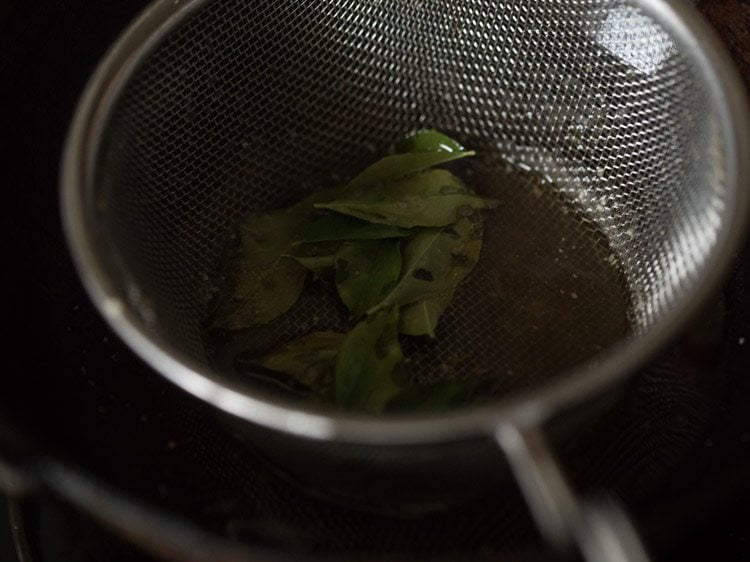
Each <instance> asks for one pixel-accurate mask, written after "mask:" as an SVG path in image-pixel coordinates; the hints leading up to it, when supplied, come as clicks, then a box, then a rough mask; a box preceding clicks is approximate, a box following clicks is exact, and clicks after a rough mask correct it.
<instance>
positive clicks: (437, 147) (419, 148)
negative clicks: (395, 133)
mask: <svg viewBox="0 0 750 562" xmlns="http://www.w3.org/2000/svg"><path fill="white" fill-rule="evenodd" d="M463 150H464V147H463V146H461V145H460V144H459V143H458V142H457V141H455V140H454V139H452V138H450V137H449V136H448V135H445V134H443V133H441V132H440V131H436V130H435V129H423V130H421V131H416V132H414V133H411V134H410V135H407V136H406V137H405V138H404V139H403V140H401V141H399V142H398V143H397V144H396V152H398V153H404V152H461V151H463Z"/></svg>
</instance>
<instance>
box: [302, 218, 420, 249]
mask: <svg viewBox="0 0 750 562" xmlns="http://www.w3.org/2000/svg"><path fill="white" fill-rule="evenodd" d="M410 234H412V232H411V231H410V230H408V229H406V228H401V227H398V226H391V225H388V224H377V223H371V222H367V221H364V220H361V219H358V218H355V217H350V216H345V215H341V214H338V213H325V214H323V215H322V216H318V217H316V216H314V215H313V216H312V217H311V218H310V220H308V221H307V222H305V223H303V224H302V225H301V226H300V227H299V229H298V230H297V234H296V237H295V241H296V243H297V244H309V243H312V242H329V241H336V240H380V239H383V238H401V237H404V236H409V235H410Z"/></svg>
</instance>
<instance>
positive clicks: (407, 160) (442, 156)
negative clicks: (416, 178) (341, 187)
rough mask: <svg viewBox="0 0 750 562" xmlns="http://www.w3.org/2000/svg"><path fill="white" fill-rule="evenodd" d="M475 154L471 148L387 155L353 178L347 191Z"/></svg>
mask: <svg viewBox="0 0 750 562" xmlns="http://www.w3.org/2000/svg"><path fill="white" fill-rule="evenodd" d="M474 154H476V153H475V152H474V151H473V150H469V151H465V152H416V153H408V154H393V155H391V156H386V157H385V158H381V159H380V160H378V161H377V162H375V163H374V164H373V165H371V166H370V167H369V168H366V169H365V170H364V171H363V172H362V173H360V174H359V175H358V176H356V177H355V178H354V179H353V180H351V181H350V182H349V183H348V184H347V187H346V189H345V191H348V190H349V189H351V188H353V187H363V186H370V185H375V184H378V183H381V182H385V181H386V180H395V179H399V178H401V177H403V176H406V175H409V174H414V173H416V172H421V171H422V170H426V169H427V168H432V167H433V166H437V165H439V164H445V163H446V162H450V161H452V160H459V159H461V158H466V157H467V156H474Z"/></svg>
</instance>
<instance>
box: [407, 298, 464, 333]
mask: <svg viewBox="0 0 750 562" xmlns="http://www.w3.org/2000/svg"><path fill="white" fill-rule="evenodd" d="M452 300H453V291H452V290H448V291H445V292H442V293H438V294H436V295H433V296H431V297H427V298H424V299H422V300H418V301H417V302H413V303H411V304H407V305H406V306H404V307H402V308H401V322H400V326H399V331H400V332H401V333H402V334H405V335H407V336H430V337H431V338H434V337H435V328H437V325H438V320H439V319H440V315H441V314H442V313H443V311H444V310H445V309H446V308H448V305H449V304H450V303H451V301H452Z"/></svg>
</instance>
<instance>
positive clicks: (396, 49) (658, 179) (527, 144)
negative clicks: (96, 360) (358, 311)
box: [97, 0, 725, 390]
mask: <svg viewBox="0 0 750 562" xmlns="http://www.w3.org/2000/svg"><path fill="white" fill-rule="evenodd" d="M717 122H718V120H717V119H716V116H715V108H714V105H713V104H712V100H711V99H710V95H709V93H708V89H707V88H706V86H705V83H704V78H703V77H702V76H701V74H700V72H699V71H698V70H697V69H696V68H695V67H694V66H693V65H692V63H691V60H690V58H689V57H687V56H685V54H682V53H680V52H679V50H678V48H677V47H676V45H675V43H674V42H673V40H672V39H671V38H670V37H669V35H668V34H667V33H666V32H665V31H664V30H663V29H661V28H660V26H659V25H658V24H657V23H656V22H654V21H653V20H651V19H649V18H648V17H647V16H645V15H644V14H643V13H641V12H640V11H639V9H638V8H637V7H635V6H633V5H632V4H630V3H628V2H624V1H609V0H584V1H580V0H542V1H537V2H533V3H532V2H521V1H513V0H508V1H497V0H467V1H464V2H449V1H445V2H444V1H438V0H413V1H408V2H405V1H402V0H349V1H346V0H343V1H333V0H315V1H312V0H310V1H301V0H274V1H260V0H259V1H255V2H245V1H242V0H215V1H212V2H206V3H205V5H204V6H203V7H201V8H200V9H199V10H197V11H196V12H195V13H194V14H193V15H191V16H190V17H189V18H187V19H185V20H184V21H182V22H181V23H180V24H178V25H177V26H175V27H174V28H173V29H171V30H170V31H169V32H168V34H167V35H166V37H165V38H164V40H163V41H161V42H160V43H159V44H158V45H157V47H156V48H155V49H154V50H153V51H152V52H151V53H150V54H149V55H148V56H147V57H146V58H145V59H144V60H143V61H142V63H141V65H140V66H139V68H138V69H137V71H136V73H135V74H134V75H133V76H132V78H131V79H130V81H129V83H128V84H127V86H126V88H125V90H124V92H123V95H122V96H121V97H120V99H119V100H118V101H117V103H116V105H115V107H114V108H113V112H112V115H111V118H110V120H109V122H108V126H107V130H106V133H105V141H104V144H103V147H102V150H101V152H100V160H99V167H98V173H97V182H98V183H97V185H98V193H97V202H98V203H99V217H98V218H99V220H100V224H101V227H102V232H103V233H104V234H105V235H106V236H108V237H109V239H110V240H111V241H112V243H113V246H114V248H115V251H114V252H113V254H115V255H116V256H117V259H118V260H119V263H120V267H121V268H122V272H121V273H120V274H118V277H119V278H121V279H122V280H123V286H124V289H123V290H124V291H126V292H127V293H128V297H129V300H130V302H131V303H133V304H134V306H136V307H137V309H138V310H139V311H141V312H142V314H143V315H144V316H145V317H146V319H147V320H149V321H150V324H151V325H152V327H153V329H154V331H155V335H156V336H157V337H159V338H161V339H162V340H164V341H165V342H167V343H168V344H171V345H173V346H175V347H177V348H178V349H180V350H181V351H183V352H185V353H188V354H189V355H191V356H193V357H195V358H198V359H200V360H203V361H209V360H210V359H209V356H208V353H207V352H206V349H205V346H204V343H203V339H202V337H201V325H202V322H203V320H204V316H205V313H206V307H207V305H208V302H209V301H210V299H211V298H212V296H213V295H214V293H215V272H216V268H217V265H218V263H219V261H220V259H221V255H222V252H223V249H224V247H225V244H226V237H227V233H228V231H229V227H230V225H232V223H234V222H235V221H236V220H237V219H238V218H239V217H241V216H242V215H243V214H244V213H245V212H247V211H248V210H251V209H265V208H275V207H282V206H287V205H289V204H291V203H293V202H295V201H296V200H297V199H298V198H300V197H301V196H302V195H305V194H307V193H309V192H311V191H314V190H316V189H319V188H321V187H324V186H327V185H330V183H331V182H333V181H337V180H340V179H342V178H345V177H346V176H347V174H353V173H355V172H356V171H357V170H358V169H359V168H361V166H362V165H366V164H367V163H369V162H372V161H374V160H375V159H377V158H378V157H379V156H380V155H382V154H383V153H384V152H385V151H387V149H388V147H389V145H390V144H391V143H392V142H393V141H394V139H397V138H399V137H400V136H402V135H404V134H405V133H407V132H409V131H412V130H414V129H417V128H420V127H432V128H437V129H440V130H443V131H445V132H447V133H450V134H453V135H455V136H456V137H458V138H459V139H460V140H462V141H463V142H464V143H465V144H466V145H467V146H469V147H471V148H476V149H477V150H478V152H479V157H478V158H477V159H476V160H475V161H474V162H473V163H471V164H469V165H468V166H467V167H466V168H465V169H463V170H459V172H460V174H461V175H463V176H465V179H466V181H467V183H468V184H469V185H470V186H471V187H473V188H474V189H476V190H477V191H478V192H480V193H481V194H482V195H487V196H492V197H496V198H498V199H500V201H501V207H500V209H499V210H498V212H497V213H493V214H487V215H486V216H485V245H484V248H483V250H482V255H481V258H480V262H479V265H478V266H477V269H476V270H475V272H474V274H472V276H471V277H470V278H469V280H467V282H466V283H465V284H464V285H463V286H462V287H461V288H460V291H459V293H458V295H457V297H456V301H455V302H454V304H453V305H452V306H451V308H450V309H449V310H448V311H447V314H446V316H445V318H444V320H442V321H441V322H442V323H441V328H440V329H441V330H442V333H441V336H440V337H441V342H442V343H441V345H440V346H439V347H435V346H434V345H433V344H427V347H424V346H422V347H419V346H417V347H415V348H414V349H410V350H407V351H408V354H409V355H410V356H411V357H412V359H413V361H412V362H413V364H414V365H416V367H415V369H416V370H415V376H416V377H419V378H423V379H434V378H435V377H436V376H438V375H440V373H443V372H445V373H449V374H450V376H466V377H469V376H475V375H481V374H485V373H489V372H497V371H499V372H501V373H504V374H505V375H507V376H506V377H505V379H504V380H506V381H507V384H506V387H507V390H510V389H515V388H518V387H521V386H526V385H529V384H534V383H535V382H536V381H538V380H540V379H541V378H544V377H547V376H550V375H553V374H555V373H556V372H559V371H560V370H562V369H563V368H565V367H570V366H573V365H575V364H576V363H578V362H580V361H582V360H585V359H588V358H590V357H591V355H593V354H595V353H597V352H599V351H601V350H603V349H606V348H607V346H609V345H611V344H612V343H614V342H616V341H617V340H619V339H620V338H622V337H627V335H628V334H632V333H636V334H638V333H644V332H645V331H647V329H648V328H649V326H651V325H652V324H653V323H654V322H656V321H657V320H658V319H659V318H661V317H662V315H664V314H665V313H667V312H669V310H671V308H672V307H674V306H678V305H679V303H680V298H681V296H682V295H683V294H684V292H685V290H686V289H687V288H689V287H690V286H691V284H692V283H694V282H695V280H696V278H697V276H698V275H699V274H700V273H701V270H702V268H703V267H704V263H705V261H706V258H707V256H708V254H709V253H710V251H711V250H712V248H713V245H714V242H715V240H716V237H717V233H718V231H719V229H720V227H721V221H722V217H723V212H724V209H725V184H724V177H723V171H724V169H725V161H724V155H723V147H722V145H721V137H720V131H719V130H718V126H717ZM316 294H319V293H316V289H315V288H313V289H311V290H310V291H308V293H307V295H308V296H307V297H304V298H303V299H302V300H301V302H300V303H298V305H296V308H295V309H293V310H292V311H290V314H289V315H287V317H286V318H285V319H282V320H281V321H279V322H276V323H273V324H271V325H269V326H265V327H263V328H262V329H260V330H253V331H252V332H251V333H246V334H243V335H242V337H243V341H244V342H246V343H247V342H250V343H247V345H248V346H249V347H251V348H253V350H263V349H267V348H268V347H269V346H272V345H276V344H279V343H282V342H283V341H284V340H285V339H288V338H289V337H292V336H293V335H295V334H298V333H300V332H304V331H306V330H309V329H313V328H320V327H324V328H327V329H336V328H337V327H340V326H341V325H342V322H343V320H342V318H341V313H340V311H339V310H338V309H336V307H335V306H334V305H332V304H331V303H328V302H326V299H325V298H323V297H316V296H315V295H316ZM429 345H433V347H429ZM457 369H458V370H460V372H458V371H457Z"/></svg>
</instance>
